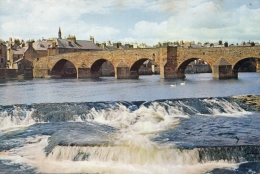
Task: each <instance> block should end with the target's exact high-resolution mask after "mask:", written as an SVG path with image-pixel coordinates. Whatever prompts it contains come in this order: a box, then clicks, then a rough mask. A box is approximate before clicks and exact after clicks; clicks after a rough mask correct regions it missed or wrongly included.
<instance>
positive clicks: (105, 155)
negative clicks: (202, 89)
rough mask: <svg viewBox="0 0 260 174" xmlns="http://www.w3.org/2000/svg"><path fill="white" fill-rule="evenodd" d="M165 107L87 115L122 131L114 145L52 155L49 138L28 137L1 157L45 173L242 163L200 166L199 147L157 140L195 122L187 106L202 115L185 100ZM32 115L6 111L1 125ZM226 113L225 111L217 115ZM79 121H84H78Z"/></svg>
mask: <svg viewBox="0 0 260 174" xmlns="http://www.w3.org/2000/svg"><path fill="white" fill-rule="evenodd" d="M204 102H207V103H209V104H211V105H212V106H214V105H216V104H219V105H220V106H222V107H223V110H224V111H225V113H226V114H229V115H237V113H239V112H244V110H243V109H242V108H240V107H239V106H238V105H236V104H233V103H229V102H226V101H215V100H214V99H213V100H209V99H207V100H206V99H205V100H204ZM169 104H171V102H169ZM164 105H167V106H168V110H166V109H165V107H164V106H162V105H160V104H159V103H157V102H153V103H152V105H151V106H149V107H148V108H146V107H144V106H141V107H140V108H139V109H137V110H135V111H130V110H129V109H128V108H127V107H125V106H123V105H119V108H118V109H108V110H95V109H94V108H93V109H91V111H90V112H89V113H87V114H86V116H87V118H88V119H87V121H91V122H97V123H101V124H106V125H109V126H112V127H115V128H116V129H117V132H116V133H115V134H113V136H111V137H110V138H111V140H110V141H111V142H112V143H111V144H107V145H102V146H99V145H98V146H85V147H84V146H83V147H78V146H56V147H55V148H54V149H53V150H52V152H51V153H49V155H48V156H46V153H45V152H44V148H45V147H46V146H47V145H48V138H49V136H36V137H29V138H27V140H26V144H25V145H24V146H23V147H19V148H15V149H11V150H9V151H4V152H0V159H10V160H12V161H14V162H16V163H26V164H28V165H30V166H32V167H36V168H37V169H38V171H39V172H43V173H80V172H82V173H84V172H87V173H185V174H186V173H192V174H198V173H203V172H206V171H208V170H212V169H214V168H217V167H219V168H223V167H228V168H235V167H236V164H231V163H228V162H225V161H218V162H216V161H209V162H205V163H199V156H198V151H197V149H192V150H181V149H177V148H175V147H173V146H172V145H171V146H169V145H167V144H156V143H155V142H153V141H152V139H153V138H155V137H156V136H158V133H160V132H163V131H166V130H169V129H172V128H174V126H176V125H178V123H179V118H181V117H183V118H189V115H188V114H187V113H185V112H184V111H183V106H185V107H188V108H189V109H190V110H192V111H193V112H194V113H197V112H198V111H197V110H196V109H195V108H192V107H190V106H186V105H185V104H184V103H183V102H179V104H178V105H175V106H170V105H168V104H167V103H164ZM223 105H224V106H223ZM32 112H33V111H27V113H26V117H25V118H24V119H20V117H19V116H18V115H19V114H16V112H14V115H12V116H10V115H8V114H7V113H6V112H4V113H2V117H3V119H2V120H1V122H0V125H1V126H2V125H3V128H5V129H7V128H10V127H14V126H21V125H24V126H27V125H30V124H33V123H34V121H33V120H32V118H31V114H32ZM212 113H213V115H214V114H215V111H214V110H212ZM220 113H221V112H220V111H219V112H218V113H217V114H220ZM78 121H82V120H81V119H78ZM1 128H2V127H1ZM84 155H85V156H84ZM84 158H85V159H84ZM75 160H76V161H75ZM77 160H79V161H77ZM81 160H85V161H81Z"/></svg>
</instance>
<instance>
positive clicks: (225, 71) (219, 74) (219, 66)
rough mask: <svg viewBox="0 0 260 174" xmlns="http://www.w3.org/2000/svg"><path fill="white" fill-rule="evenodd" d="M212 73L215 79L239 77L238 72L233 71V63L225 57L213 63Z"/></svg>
mask: <svg viewBox="0 0 260 174" xmlns="http://www.w3.org/2000/svg"><path fill="white" fill-rule="evenodd" d="M212 73H213V78H215V79H230V78H238V72H237V71H236V70H235V71H233V68H232V65H231V64H230V63H229V62H228V61H227V60H226V59H224V58H223V57H221V58H219V59H218V60H217V61H216V62H215V63H214V64H213V69H212Z"/></svg>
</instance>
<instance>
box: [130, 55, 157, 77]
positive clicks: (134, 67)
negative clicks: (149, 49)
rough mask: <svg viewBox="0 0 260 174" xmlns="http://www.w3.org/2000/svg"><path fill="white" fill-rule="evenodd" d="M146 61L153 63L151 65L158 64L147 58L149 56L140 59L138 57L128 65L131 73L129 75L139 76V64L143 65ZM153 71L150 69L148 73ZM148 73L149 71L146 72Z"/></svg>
mask: <svg viewBox="0 0 260 174" xmlns="http://www.w3.org/2000/svg"><path fill="white" fill-rule="evenodd" d="M146 61H151V62H152V64H153V66H155V65H156V66H158V64H157V63H156V62H154V61H153V60H151V59H149V58H141V59H139V60H137V61H135V62H133V64H132V66H131V67H130V73H131V75H137V76H139V74H140V73H139V70H140V68H141V66H142V65H144V63H145V62H146ZM153 71H154V70H152V69H151V72H150V74H152V73H155V72H153ZM142 74H143V73H142ZM148 74H149V73H148Z"/></svg>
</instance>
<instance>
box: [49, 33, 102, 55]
mask: <svg viewBox="0 0 260 174" xmlns="http://www.w3.org/2000/svg"><path fill="white" fill-rule="evenodd" d="M49 42H51V43H52V44H51V45H48V44H47V45H48V46H45V48H46V47H48V54H47V55H48V56H51V55H56V54H63V53H72V52H84V51H92V50H101V48H100V47H98V46H97V45H96V44H95V43H94V36H90V40H77V39H76V36H73V35H69V36H68V37H67V39H62V33H61V29H60V28H59V32H58V38H56V39H52V40H50V41H49Z"/></svg>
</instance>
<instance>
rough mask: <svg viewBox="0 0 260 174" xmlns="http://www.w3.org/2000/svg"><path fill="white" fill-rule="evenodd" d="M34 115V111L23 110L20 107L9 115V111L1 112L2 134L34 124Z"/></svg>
mask: <svg viewBox="0 0 260 174" xmlns="http://www.w3.org/2000/svg"><path fill="white" fill-rule="evenodd" d="M32 113H33V110H22V109H21V108H20V107H15V108H14V110H13V112H12V114H9V113H8V112H7V111H3V112H0V132H5V131H8V130H9V131H10V130H14V129H17V128H21V127H26V126H30V125H32V124H34V123H35V121H34V120H33V118H32ZM24 115H25V116H24Z"/></svg>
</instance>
